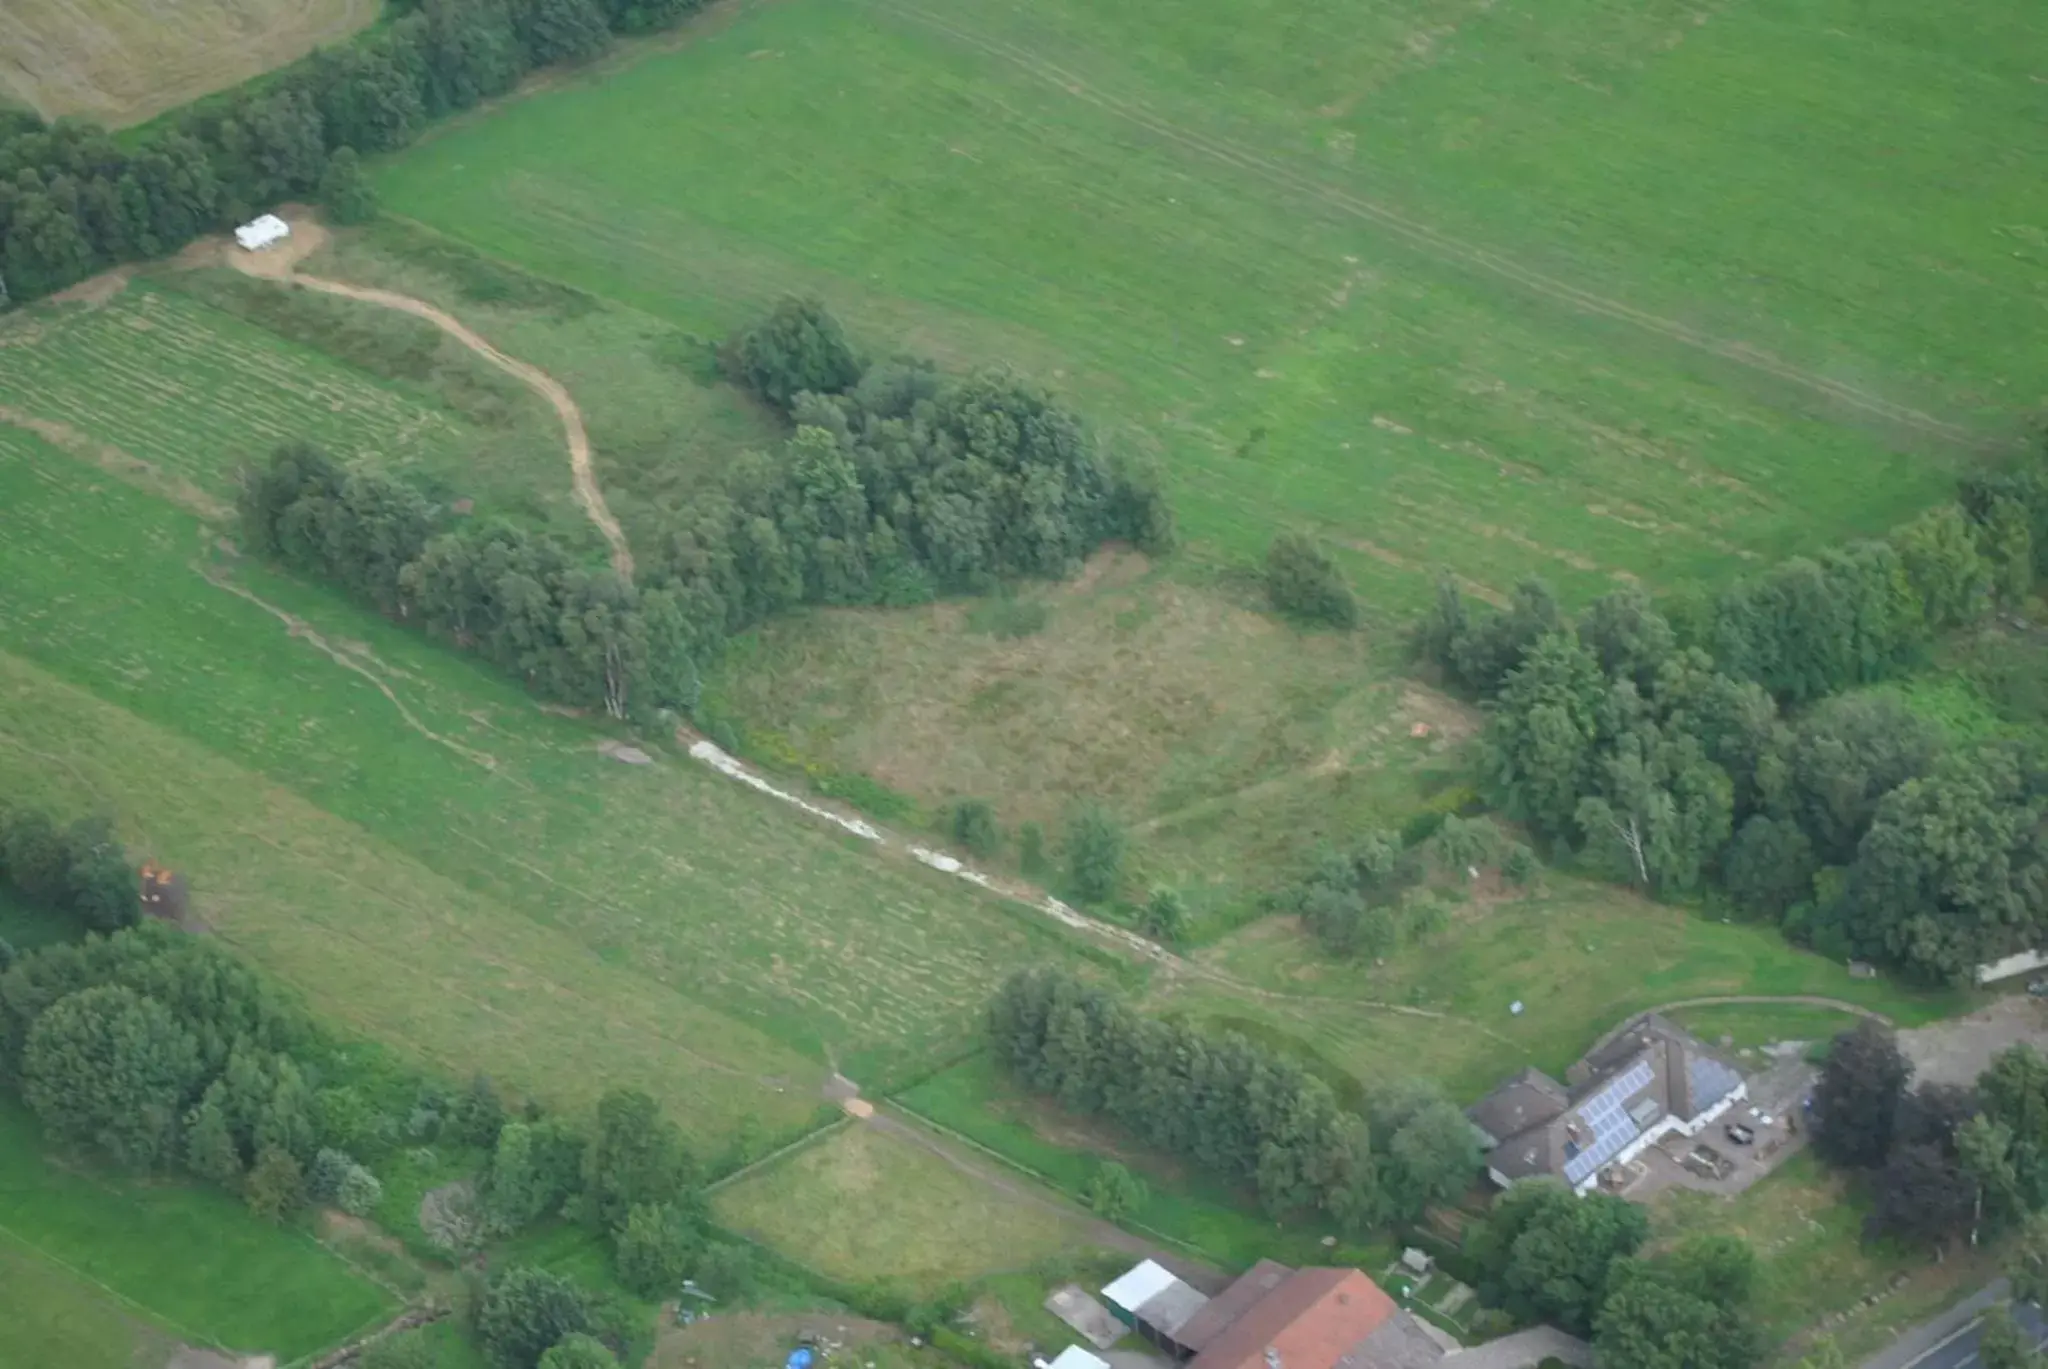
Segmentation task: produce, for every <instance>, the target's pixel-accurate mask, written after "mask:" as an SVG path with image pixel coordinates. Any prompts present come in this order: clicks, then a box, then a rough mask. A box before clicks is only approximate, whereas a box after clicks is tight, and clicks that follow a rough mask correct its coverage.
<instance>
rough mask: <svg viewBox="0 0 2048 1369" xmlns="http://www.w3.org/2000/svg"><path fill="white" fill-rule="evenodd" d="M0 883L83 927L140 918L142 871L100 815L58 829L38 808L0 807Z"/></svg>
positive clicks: (103, 927) (106, 927)
mask: <svg viewBox="0 0 2048 1369" xmlns="http://www.w3.org/2000/svg"><path fill="white" fill-rule="evenodd" d="M0 885H4V886H6V887H7V888H9V889H11V890H13V892H14V893H15V894H16V895H17V896H18V897H20V898H21V900H22V901H23V902H25V903H28V904H30V905H32V906H35V907H39V908H47V909H49V910H50V911H52V912H55V913H60V914H62V915H63V916H64V917H66V918H68V919H70V920H71V921H73V922H75V923H76V924H77V925H78V927H79V928H80V929H81V930H84V931H92V932H112V931H118V930H120V929H121V928H123V927H126V926H128V925H130V924H131V923H133V922H134V921H135V920H136V918H137V917H139V916H141V911H142V885H141V878H140V875H139V873H138V871H137V869H136V867H135V865H134V863H133V862H132V861H130V860H129V859H128V853H127V852H126V851H124V850H123V849H122V848H121V843H120V842H119V841H118V840H116V839H115V837H114V826H113V824H112V823H111V822H109V821H108V820H107V819H106V818H103V817H89V818H81V819H79V820H78V821H76V822H73V823H71V824H70V825H69V826H66V827H59V826H58V825H57V824H56V822H55V821H54V820H52V819H51V818H50V816H49V815H48V814H47V813H44V812H43V811H42V810H40V809H36V808H0ZM6 968H7V962H6V960H5V959H4V958H0V970H4V969H6Z"/></svg>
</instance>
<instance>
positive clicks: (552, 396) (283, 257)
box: [221, 208, 633, 584]
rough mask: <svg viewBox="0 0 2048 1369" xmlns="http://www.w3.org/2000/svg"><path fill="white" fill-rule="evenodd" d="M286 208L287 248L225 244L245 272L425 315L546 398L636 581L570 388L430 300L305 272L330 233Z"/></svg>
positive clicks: (599, 520) (573, 469)
mask: <svg viewBox="0 0 2048 1369" xmlns="http://www.w3.org/2000/svg"><path fill="white" fill-rule="evenodd" d="M282 212H283V213H284V214H285V217H286V219H287V221H288V222H290V224H291V227H292V234H293V236H292V237H291V238H288V239H286V240H285V244H284V245H283V246H281V247H273V248H268V249H265V250H264V251H261V252H238V251H236V250H235V249H234V248H232V247H225V246H224V247H222V248H221V251H222V252H223V253H224V255H225V258H226V260H227V262H228V263H229V264H230V265H231V266H233V267H234V268H235V269H236V270H237V271H240V272H241V273H242V274H244V275H248V276H256V277H258V278H260V279H263V280H271V281H276V282H278V283H279V284H280V285H297V286H302V287H304V288H305V289H308V290H314V291H318V292H319V293H321V294H323V295H338V296H340V297H341V298H343V299H352V300H356V301H358V302H359V303H363V304H375V305H378V306H379V307H381V308H385V309H395V310H397V311H398V312H399V313H402V314H411V315H412V316H413V317H414V318H418V319H424V320H426V321H427V322H428V323H431V324H433V325H434V326H435V327H436V328H439V329H440V330H441V331H442V332H444V333H446V334H447V335H448V336H449V337H452V338H454V339H455V340H456V341H457V342H459V343H461V344H462V345H463V346H464V347H467V348H468V349H469V350H470V351H472V352H475V353H476V354H477V355H478V356H480V357H482V358H483V359H484V360H485V361H488V362H489V363H490V364H491V365H493V366H495V367H497V368H498V369H499V370H501V371H503V372H504V373H505V374H506V375H509V376H511V377H512V378H513V379H514V380H516V381H518V382H519V383H520V384H521V385H524V386H525V387H526V388H527V389H529V390H532V391H533V392H534V393H535V394H537V395H539V396H540V397H541V398H542V399H544V400H546V401H547V402H548V405H549V407H551V408H552V409H554V411H555V416H556V417H557V418H559V419H561V421H562V434H563V438H564V440H565V443H566V445H567V447H568V449H569V478H570V481H571V483H572V484H573V485H574V486H575V489H576V502H577V503H579V504H581V505H582V506H583V511H584V513H586V514H587V515H589V517H590V521H591V523H592V524H593V525H594V526H595V527H596V528H597V530H598V532H599V534H600V535H602V536H603V538H604V540H605V544H606V545H607V546H608V547H610V548H611V562H612V570H613V571H615V572H616V573H617V574H618V577H619V578H620V579H621V580H624V581H626V582H627V583H628V584H630V583H632V580H633V549H632V547H630V546H629V545H627V543H626V530H625V529H624V528H622V527H620V526H619V520H618V519H617V518H615V517H613V516H612V511H611V507H610V506H609V505H608V504H606V503H605V499H604V491H603V490H602V489H600V488H599V487H598V483H597V471H596V467H595V465H594V463H593V461H592V459H591V450H590V431H589V429H588V428H586V427H585V426H584V423H583V411H582V410H581V409H580V408H578V407H577V406H576V399H575V397H574V396H573V395H571V394H570V393H569V390H568V387H567V386H565V385H563V384H562V382H561V381H559V380H556V379H555V378H554V377H553V376H551V375H549V374H548V373H547V372H546V371H543V370H542V369H541V368H540V367H538V366H535V365H534V364H533V363H532V362H528V361H521V360H520V359H519V358H518V357H515V356H508V355H507V354H505V353H504V352H501V351H499V350H498V349H497V348H496V347H494V346H492V345H491V343H490V342H488V341H487V340H485V339H484V338H483V337H482V336H480V335H479V334H478V333H477V332H476V331H475V330H474V329H472V328H471V327H470V326H469V325H468V324H466V323H464V322H463V321H462V320H461V319H459V318H457V317H455V315H453V314H451V313H449V312H448V311H447V310H445V309H440V308H437V307H435V306H434V305H431V304H429V303H427V302H426V301H425V300H421V299H415V298H413V297H412V296H411V295H401V294H399V293H398V292H397V291H396V290H382V289H379V288H377V287H375V286H369V285H351V284H349V283H348V282H347V281H340V280H329V279H328V278H327V277H325V276H309V275H306V274H304V273H303V272H301V271H300V270H299V269H298V264H299V262H300V261H301V260H302V259H303V258H305V257H306V256H308V255H310V254H311V253H313V252H315V251H317V250H319V248H320V247H321V245H322V244H324V243H325V242H326V231H325V230H324V229H323V228H321V226H320V224H319V223H318V221H317V220H315V219H313V218H312V217H311V216H310V215H309V214H307V213H305V212H304V211H302V210H293V209H289V208H288V209H286V210H284V211H282Z"/></svg>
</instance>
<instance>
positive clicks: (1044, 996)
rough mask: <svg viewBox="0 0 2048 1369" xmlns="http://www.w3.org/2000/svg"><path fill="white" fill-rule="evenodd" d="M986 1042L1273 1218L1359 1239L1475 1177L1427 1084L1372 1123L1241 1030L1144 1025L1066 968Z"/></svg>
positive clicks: (1003, 1015) (1400, 1095)
mask: <svg viewBox="0 0 2048 1369" xmlns="http://www.w3.org/2000/svg"><path fill="white" fill-rule="evenodd" d="M988 1033H989V1039H990V1043H991V1046H992V1048H993V1050H994V1053H995V1058H996V1059H997V1061H998V1062H1000V1063H1001V1064H1002V1066H1003V1067H1004V1068H1005V1069H1006V1070H1008V1071H1009V1072H1010V1073H1011V1074H1012V1075H1013V1076H1015V1077H1016V1079H1017V1080H1018V1081H1019V1082H1020V1083H1022V1084H1023V1085H1024V1086H1025V1087H1026V1088H1029V1089H1032V1090H1033V1091H1035V1092H1039V1093H1043V1094H1046V1095H1049V1096H1051V1097H1053V1098H1056V1099H1057V1100H1058V1101H1059V1102H1060V1103H1061V1104H1062V1105H1063V1106H1065V1107H1067V1108H1070V1109H1072V1110H1073V1111H1075V1112H1079V1113H1084V1114H1090V1115H1098V1116H1102V1117H1106V1118H1108V1119H1110V1120H1111V1121H1113V1122H1115V1123H1117V1124H1118V1125H1119V1126H1121V1127H1123V1128H1124V1129H1126V1130H1127V1131H1129V1132H1130V1133H1131V1134H1132V1135H1133V1136H1135V1137H1137V1138H1138V1139H1139V1140H1141V1141H1143V1142H1144V1143H1145V1144H1147V1145H1151V1146H1155V1147H1157V1148H1159V1149H1160V1150H1163V1151H1167V1152H1169V1153H1171V1154H1175V1155H1182V1156H1186V1157H1187V1158H1189V1159H1191V1160H1193V1161H1194V1162H1195V1163H1197V1164H1199V1165H1201V1166H1203V1167H1204V1168H1206V1169H1208V1170H1210V1171H1212V1172H1213V1173H1216V1174H1218V1175H1221V1176H1224V1177H1226V1178H1228V1179H1230V1180H1232V1181H1242V1182H1246V1183H1249V1184H1250V1185H1252V1186H1253V1187H1254V1188H1255V1189H1256V1190H1257V1192H1258V1195H1259V1199H1260V1201H1261V1202H1262V1203H1263V1204H1264V1205H1265V1206H1266V1207H1267V1209H1268V1210H1270V1211H1272V1212H1273V1213H1275V1214H1276V1215H1279V1214H1286V1213H1298V1212H1310V1211H1319V1212H1322V1213H1325V1214H1327V1215H1329V1216H1331V1217H1332V1218H1334V1219H1336V1220H1337V1221H1338V1222H1340V1223H1343V1224H1344V1225H1346V1226H1348V1227H1351V1228H1354V1229H1356V1228H1362V1227H1365V1226H1368V1225H1370V1224H1372V1223H1374V1222H1377V1221H1382V1220H1387V1219H1390V1218H1399V1219H1412V1218H1414V1217H1416V1216H1418V1215H1419V1214H1420V1213H1421V1211H1422V1208H1423V1207H1424V1205H1426V1204H1428V1203H1431V1202H1435V1201H1439V1200H1441V1199H1443V1198H1446V1197H1449V1196H1452V1195H1454V1194H1456V1193H1460V1192H1462V1191H1463V1190H1464V1189H1465V1187H1466V1186H1468V1185H1469V1184H1470V1183H1471V1181H1472V1178H1473V1176H1474V1174H1476V1173H1477V1171H1478V1164H1479V1155H1478V1151H1477V1149H1476V1143H1475V1140H1474V1137H1473V1135H1472V1130H1471V1128H1470V1127H1469V1126H1467V1125H1465V1122H1464V1118H1463V1116H1462V1115H1461V1114H1460V1113H1459V1112H1458V1110H1457V1108H1456V1107H1454V1106H1452V1105H1451V1104H1449V1103H1448V1102H1445V1101H1444V1100H1443V1098H1442V1097H1441V1096H1440V1095H1437V1094H1436V1093H1434V1092H1433V1091H1432V1090H1429V1089H1428V1088H1426V1087H1424V1086H1420V1085H1416V1086H1407V1087H1403V1088H1401V1089H1397V1090H1393V1091H1390V1092H1389V1093H1388V1094H1386V1095H1385V1096H1384V1097H1382V1098H1380V1099H1377V1100H1375V1107H1374V1109H1373V1115H1372V1118H1371V1121H1370V1122H1368V1120H1367V1119H1366V1118H1364V1117H1361V1116H1359V1115H1358V1114H1356V1113H1352V1112H1349V1111H1347V1110H1345V1109H1344V1108H1343V1107H1342V1106H1340V1105H1339V1104H1338V1102H1337V1100H1336V1097H1335V1096H1334V1095H1333V1094H1332V1093H1331V1091H1330V1089H1329V1087H1328V1086H1327V1085H1325V1084H1324V1083H1323V1082H1322V1081H1321V1080H1319V1079H1317V1078H1315V1077H1313V1076H1312V1075H1310V1074H1309V1073H1308V1072H1307V1071H1305V1070H1304V1069H1303V1068H1302V1067H1301V1066H1300V1065H1298V1064H1296V1063H1295V1062H1294V1061H1292V1060H1289V1059H1286V1058H1284V1057H1282V1056H1279V1055H1277V1054H1275V1053H1274V1052H1272V1051H1270V1050H1267V1049H1265V1048H1263V1047H1260V1046H1258V1045H1255V1044H1253V1043H1252V1042H1250V1041H1247V1040H1246V1039H1245V1038H1244V1037H1242V1036H1239V1035H1237V1034H1235V1033H1224V1034H1222V1035H1219V1036H1211V1035H1208V1034H1206V1033H1204V1032H1202V1031H1199V1030H1197V1029H1196V1028H1193V1027H1190V1026H1187V1025H1185V1024H1182V1023H1177V1022H1165V1021H1159V1020H1156V1019H1152V1018H1147V1017H1144V1016H1141V1015H1140V1014H1138V1013H1136V1012H1134V1011H1132V1010H1131V1009H1130V1008H1129V1007H1128V1006H1126V1005H1125V1004H1124V1003H1122V1002H1121V1001H1119V1000H1118V999H1116V998H1115V997H1114V996H1112V995H1111V994H1109V993H1107V992H1106V991H1104V990H1100V989H1095V988H1091V987H1089V986H1087V985H1085V984H1083V983H1082V982H1081V981H1080V980H1078V979H1075V978H1074V977H1072V976H1071V975H1068V974H1066V973H1065V972H1063V971H1060V970H1054V969H1035V970H1024V971H1020V972H1019V973H1017V974H1016V975H1014V976H1012V977H1011V978H1010V980H1009V981H1008V982H1007V983H1006V984H1004V986H1003V988H1002V990H1001V991H1000V992H999V993H998V994H997V995H996V998H995V1000H994V1001H993V1002H992V1003H991V1004H990V1006H989V1010H988ZM1376 1139H1377V1141H1378V1143H1379V1145H1380V1147H1382V1148H1383V1149H1384V1152H1385V1153H1384V1155H1383V1156H1381V1155H1376V1154H1375V1140H1376Z"/></svg>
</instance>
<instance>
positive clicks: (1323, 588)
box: [1266, 532, 1358, 628]
mask: <svg viewBox="0 0 2048 1369" xmlns="http://www.w3.org/2000/svg"><path fill="white" fill-rule="evenodd" d="M1266 599H1267V601H1268V602H1269V603H1271V604H1272V605H1273V608H1274V610H1275V611H1276V612H1279V613H1283V614H1285V615H1287V616H1288V617H1290V618H1295V619H1299V620H1300V621H1302V622H1306V623H1323V624H1326V625H1328V626H1330V627H1340V628H1350V627H1356V626H1357V625H1358V601H1357V600H1356V599H1355V598H1353V597H1352V595H1351V587H1350V586H1349V585H1347V584H1345V583H1344V574H1343V572H1342V571H1340V570H1338V569H1337V563H1336V562H1335V561H1333V560H1331V559H1330V554H1329V553H1328V552H1326V551H1324V550H1323V549H1322V548H1321V547H1319V546H1317V545H1316V544H1315V542H1313V541H1312V540H1310V539H1309V538H1308V537H1306V536H1304V535H1303V534H1301V533H1298V532H1283V533H1281V534H1280V535H1279V536H1278V537H1275V538H1274V539H1273V545H1272V546H1270V547H1268V548H1267V549H1266Z"/></svg>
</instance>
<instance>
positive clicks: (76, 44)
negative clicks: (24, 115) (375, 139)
mask: <svg viewBox="0 0 2048 1369" xmlns="http://www.w3.org/2000/svg"><path fill="white" fill-rule="evenodd" d="M381 9H382V6H381V4H380V3H379V2H378V0H304V2H303V3H292V4H283V3H279V0H177V2H176V3H165V2H164V0H142V3H136V2H135V0H86V2H85V3H79V2H78V0H8V3H7V5H6V6H4V7H0V96H7V97H11V102H12V103H16V104H21V105H26V106H27V107H29V108H31V109H34V110H36V111H38V112H39V113H41V114H42V115H43V116H44V117H45V118H50V119H54V118H56V117H58V116H59V115H63V114H79V115H84V116H85V117H87V118H90V119H93V120H95V121H97V122H100V123H103V124H106V125H108V126H109V127H114V128H118V127H120V126H121V125H123V124H132V123H137V122H139V121H141V120H143V119H147V118H148V117H150V116H151V115H153V114H157V113H160V112H161V111H163V110H166V109H170V108H172V107H173V106H175V105H181V104H184V103H185V102H186V101H188V100H194V99H197V98H198V97H200V96H202V95H206V94H209V93H211V92H213V91H216V90H222V89H225V88H226V87H228V86H232V85H235V84H237V83H238V82H241V81H246V80H248V79H250V78H251V77H255V76H260V75H262V74H263V73H264V72H266V71H269V70H270V69H272V68H273V67H279V66H283V65H284V64H285V63H287V62H290V61H292V60H294V59H295V58H298V57H302V56H304V55H305V54H306V53H308V52H310V51H312V50H313V49H314V48H315V47H317V46H320V45H322V44H331V43H337V42H340V41H341V40H343V39H345V38H347V37H348V36H349V35H350V34H352V33H354V32H356V31H357V30H358V29H360V28H363V27H364V26H365V25H367V24H369V23H371V22H372V21H374V20H375V19H376V18H377V16H378V14H379V12H380V11H381Z"/></svg>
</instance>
